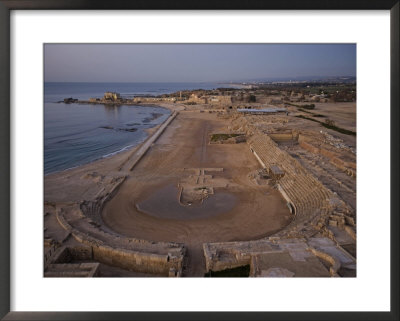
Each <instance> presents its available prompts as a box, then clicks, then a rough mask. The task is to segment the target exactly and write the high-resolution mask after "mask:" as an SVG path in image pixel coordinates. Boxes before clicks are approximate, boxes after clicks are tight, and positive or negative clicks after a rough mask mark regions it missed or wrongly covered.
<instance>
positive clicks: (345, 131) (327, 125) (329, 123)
mask: <svg viewBox="0 0 400 321" xmlns="http://www.w3.org/2000/svg"><path fill="white" fill-rule="evenodd" d="M296 117H297V118H302V119H308V120H311V121H314V122H316V123H319V124H321V125H322V126H324V127H325V128H329V129H332V130H334V131H337V132H339V133H342V134H346V135H353V136H356V132H353V131H351V130H348V129H344V128H340V127H337V126H336V125H335V122H334V121H332V120H330V119H326V120H325V122H322V121H319V120H316V119H313V118H309V117H306V116H303V115H298V116H296Z"/></svg>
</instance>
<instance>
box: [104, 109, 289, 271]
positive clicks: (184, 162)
mask: <svg viewBox="0 0 400 321" xmlns="http://www.w3.org/2000/svg"><path fill="white" fill-rule="evenodd" d="M227 124H228V123H227V121H225V120H222V119H219V118H217V117H216V115H215V114H205V113H198V112H181V113H180V114H179V115H178V116H177V118H176V119H175V120H174V121H173V122H172V123H171V124H170V125H169V126H168V128H167V129H166V131H165V132H164V133H163V135H162V136H161V137H160V138H159V139H158V140H157V141H156V142H155V144H154V145H153V146H152V147H151V148H150V150H149V151H148V152H147V154H146V155H145V156H144V157H143V159H142V160H141V161H140V162H139V163H138V165H137V166H136V167H135V168H134V170H133V171H132V172H131V175H130V177H128V179H127V180H126V181H125V183H124V184H123V185H122V186H121V188H120V190H119V191H118V193H117V194H116V195H115V197H114V198H113V199H112V200H111V201H109V202H108V203H107V205H106V206H105V208H104V210H103V213H102V216H103V220H104V222H105V223H106V225H107V226H108V227H110V228H111V229H113V230H114V231H116V232H118V233H121V234H123V235H126V236H132V237H136V238H142V239H147V240H153V241H175V242H182V243H185V245H186V246H187V248H188V268H187V269H186V271H184V273H185V275H186V276H202V275H203V273H204V272H205V271H204V258H203V254H202V250H201V249H202V244H203V243H204V242H219V241H238V240H252V239H257V238H261V237H264V236H267V235H270V234H272V233H274V232H276V231H277V230H279V229H281V228H282V227H284V226H286V225H287V224H288V223H289V221H290V219H291V218H290V213H289V211H288V208H287V206H286V202H285V201H284V200H283V198H282V197H281V195H280V194H279V192H278V191H276V190H274V189H272V188H271V187H269V186H258V185H256V184H254V183H253V182H252V181H251V180H250V179H249V177H248V175H249V173H251V172H254V171H255V170H256V169H258V168H260V165H259V164H258V163H257V161H256V159H255V158H254V156H253V155H252V154H251V152H250V150H249V148H248V145H247V144H245V143H242V144H234V145H231V144H229V145H228V144H226V145H225V144H224V145H221V144H216V145H210V144H209V138H208V137H209V134H210V133H212V132H214V133H215V132H226V131H227V130H226V129H224V126H225V125H227ZM184 168H186V169H187V168H223V169H224V170H223V172H218V173H211V174H212V175H213V179H214V178H215V179H216V180H221V181H226V182H228V183H227V186H226V187H217V188H215V189H214V190H215V194H214V195H210V196H209V199H207V200H206V201H205V202H213V197H214V198H215V197H216V195H219V193H225V194H229V195H230V200H234V206H232V204H231V203H229V204H225V203H219V204H218V206H219V209H221V208H222V209H223V208H224V207H226V211H223V210H222V211H221V210H220V211H216V213H215V215H214V213H210V212H207V213H205V214H206V215H205V216H207V217H201V216H200V217H199V216H198V215H197V216H196V217H195V218H193V217H190V214H191V211H192V212H193V210H192V209H191V208H187V209H185V210H183V212H182V213H181V214H180V215H181V216H180V217H179V218H170V217H168V218H165V217H162V215H158V214H159V213H158V211H159V212H162V211H161V209H165V207H168V206H171V209H172V210H173V208H174V206H176V204H175V203H176V202H178V198H177V197H176V196H173V194H171V196H168V195H169V194H168V195H167V196H165V195H164V197H160V198H158V195H159V194H157V193H161V192H160V191H163V188H164V189H165V188H166V186H177V185H178V184H179V183H180V182H181V181H182V180H184V179H186V178H187V177H188V175H189V172H188V171H186V170H184ZM148 199H151V200H153V201H152V202H153V204H152V207H151V210H150V211H153V213H150V212H144V211H139V210H138V207H137V206H138V204H142V203H143V202H145V201H146V200H148ZM157 199H162V200H163V201H162V202H157ZM205 205H206V204H202V205H199V206H200V209H201V206H205ZM198 210H199V209H197V212H198ZM182 215H183V216H182ZM184 215H187V218H185V217H184Z"/></svg>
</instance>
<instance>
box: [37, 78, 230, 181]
mask: <svg viewBox="0 0 400 321" xmlns="http://www.w3.org/2000/svg"><path fill="white" fill-rule="evenodd" d="M218 87H222V86H221V85H218V84H217V83H77V82H74V83H66V82H63V83H61V82H46V83H45V84H44V173H45V175H47V174H50V173H54V172H59V171H63V170H66V169H69V168H73V167H77V166H80V165H83V164H87V163H90V162H92V161H95V160H98V159H101V158H104V157H109V156H112V155H115V154H116V153H119V152H122V151H124V150H127V149H129V148H132V147H134V146H136V145H138V144H140V143H141V142H143V141H144V140H145V139H146V138H147V136H148V134H147V133H146V131H145V129H147V128H151V127H154V126H157V125H158V124H160V123H162V122H164V121H165V120H166V119H167V118H168V116H169V115H170V113H171V112H170V111H169V110H168V109H166V108H162V107H157V106H155V107H149V106H133V105H120V106H111V105H101V104H97V105H86V104H64V103H60V101H62V100H63V99H64V98H69V97H72V98H77V99H79V100H88V99H89V98H92V97H95V98H101V97H103V95H104V92H106V91H114V92H118V93H120V94H121V96H122V97H123V98H132V97H134V96H139V95H161V94H167V93H172V92H176V91H179V90H194V89H215V88H218ZM224 87H226V86H224Z"/></svg>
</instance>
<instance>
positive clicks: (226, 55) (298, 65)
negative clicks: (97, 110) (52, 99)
mask: <svg viewBox="0 0 400 321" xmlns="http://www.w3.org/2000/svg"><path fill="white" fill-rule="evenodd" d="M44 67H45V69H44V79H45V82H99V83H101V82H120V83H135V82H137V83H154V82H156V83H157V82H159V83H163V82H165V83H174V82H176V83H184V82H192V83H197V82H198V83H204V82H244V81H262V79H278V78H280V79H293V80H296V79H301V78H307V77H311V78H315V77H318V78H321V77H322V78H329V77H355V76H356V45H355V44H45V46H44Z"/></svg>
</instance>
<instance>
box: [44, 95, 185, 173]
mask: <svg viewBox="0 0 400 321" xmlns="http://www.w3.org/2000/svg"><path fill="white" fill-rule="evenodd" d="M79 103H80V102H76V104H79ZM74 104H75V103H74ZM90 104H93V105H96V104H97V105H104V104H103V103H90ZM123 105H125V104H120V105H118V106H123ZM135 105H138V106H140V107H145V106H143V105H144V104H135ZM145 105H146V106H149V107H159V108H163V109H168V110H169V111H170V114H169V115H168V117H167V118H166V119H165V120H164V121H163V122H161V123H159V124H157V125H155V126H154V127H149V128H145V129H143V131H144V132H145V133H146V134H147V137H146V138H145V139H144V140H143V141H141V142H139V143H138V144H133V145H128V146H125V147H123V148H121V149H119V150H117V151H115V152H111V153H108V154H106V155H102V156H100V157H98V158H95V159H93V160H91V161H89V162H87V163H83V164H79V165H76V166H72V167H69V168H65V169H62V170H58V171H54V172H50V173H44V177H45V178H46V177H48V176H50V175H57V174H62V173H65V172H69V171H73V170H79V169H84V168H85V167H88V166H89V165H95V164H98V163H100V162H102V161H105V160H110V159H111V158H113V157H116V156H118V155H124V154H125V153H127V154H128V155H127V158H130V157H132V156H133V155H132V154H129V153H135V151H136V150H138V149H139V148H140V147H141V146H142V145H143V144H145V143H146V142H147V141H148V140H149V139H150V138H151V137H152V136H153V134H154V133H155V132H156V131H157V130H158V129H159V128H160V127H161V126H162V125H163V124H165V122H167V121H168V120H169V119H170V118H171V116H172V115H173V113H174V112H175V111H177V110H182V108H184V107H183V106H179V105H178V106H171V105H170V104H167V103H163V104H157V105H156V104H145ZM176 107H181V108H176ZM127 160H128V159H127ZM127 160H126V161H127Z"/></svg>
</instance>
